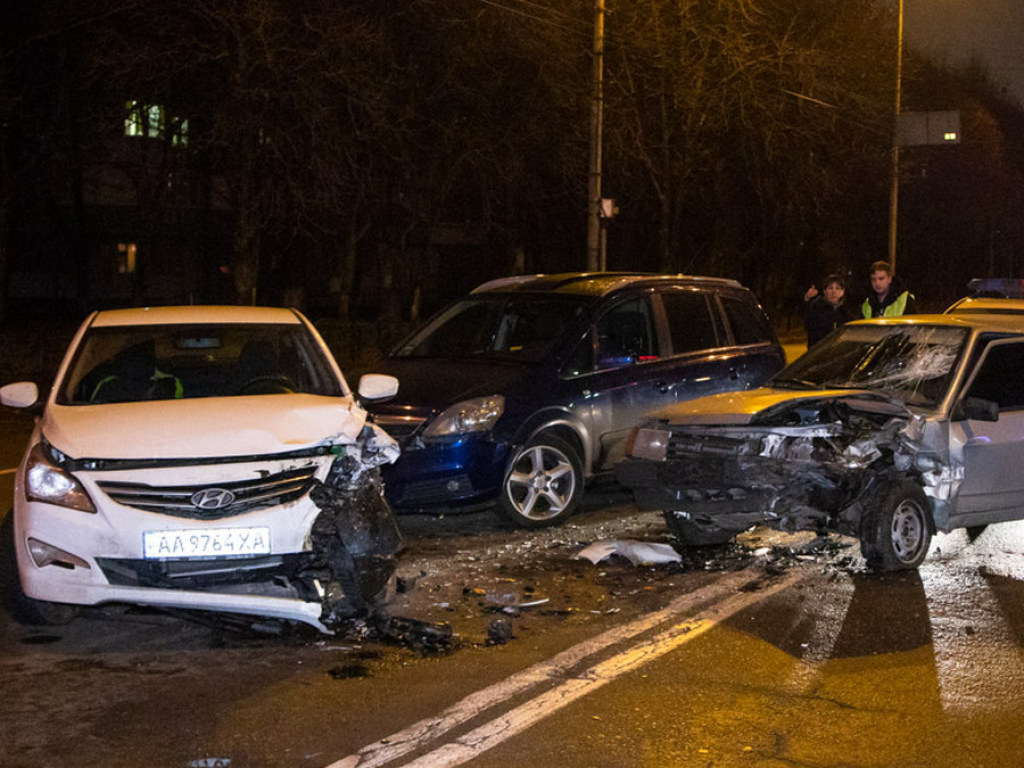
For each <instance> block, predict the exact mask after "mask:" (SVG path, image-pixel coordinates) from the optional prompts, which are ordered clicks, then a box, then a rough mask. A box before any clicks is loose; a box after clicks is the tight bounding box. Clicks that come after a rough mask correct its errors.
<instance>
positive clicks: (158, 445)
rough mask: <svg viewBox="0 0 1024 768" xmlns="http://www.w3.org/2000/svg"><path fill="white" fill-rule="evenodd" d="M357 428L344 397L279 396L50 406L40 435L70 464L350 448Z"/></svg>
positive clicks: (360, 422) (361, 417)
mask: <svg viewBox="0 0 1024 768" xmlns="http://www.w3.org/2000/svg"><path fill="white" fill-rule="evenodd" d="M365 423H366V412H365V411H363V410H362V409H361V408H359V407H358V406H357V405H356V404H355V403H354V402H353V400H352V398H349V397H324V396H319V395H308V394H293V395H289V394H280V395H265V396H257V397H230V398H225V397H217V398H202V399H188V400H161V401H154V402H140V403H117V404H104V405H78V406H62V405H54V404H51V405H50V407H49V408H47V410H46V414H45V416H44V417H43V421H42V424H41V428H42V432H43V434H44V435H45V436H46V439H47V440H48V441H49V442H50V444H51V445H53V446H54V447H55V448H57V449H58V450H60V451H61V452H62V453H64V454H66V455H68V456H73V457H76V458H85V457H89V458H117V459H180V458H216V457H219V456H255V455H260V454H278V453H285V452H289V451H297V450H302V449H304V448H310V447H313V446H316V445H321V444H352V443H354V442H356V439H357V438H358V436H359V434H360V432H361V430H362V428H363V426H364V424H365Z"/></svg>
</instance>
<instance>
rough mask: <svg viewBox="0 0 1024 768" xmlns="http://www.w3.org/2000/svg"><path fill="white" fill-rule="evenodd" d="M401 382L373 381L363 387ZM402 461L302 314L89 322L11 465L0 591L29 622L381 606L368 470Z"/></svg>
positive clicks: (383, 511) (119, 315) (386, 388)
mask: <svg viewBox="0 0 1024 768" xmlns="http://www.w3.org/2000/svg"><path fill="white" fill-rule="evenodd" d="M396 390H397V382H396V381H395V380H394V379H393V378H391V377H385V376H372V377H364V380H363V381H361V382H360V393H359V394H360V397H361V398H362V399H363V400H372V399H373V398H377V397H383V398H386V397H391V396H393V395H394V394H395V392H396ZM37 399H38V390H37V387H36V385H35V384H34V383H31V382H19V383H15V384H9V385H7V386H5V387H3V388H0V402H2V403H3V404H4V405H7V406H11V407H22V408H29V407H37V406H36V401H37ZM397 455H398V448H397V445H396V444H395V442H394V440H392V439H391V438H390V437H389V436H388V435H387V434H386V433H385V432H383V431H382V430H381V429H380V428H379V427H376V426H375V425H373V424H371V423H369V422H368V421H367V418H366V413H365V411H364V410H363V408H362V407H361V406H360V404H359V403H358V402H357V400H356V398H355V396H354V395H353V393H352V392H351V391H350V390H349V388H348V385H347V383H346V381H345V379H344V377H343V376H342V374H341V371H340V370H339V369H338V366H337V364H336V363H335V361H334V359H333V358H332V357H331V355H330V352H329V351H328V350H327V348H326V346H325V345H324V343H323V341H322V340H321V339H320V337H319V335H318V334H317V332H316V331H315V329H314V328H313V327H312V325H311V324H310V323H309V322H308V321H307V320H306V318H305V317H303V316H302V315H301V314H299V313H298V312H295V311H292V310H286V309H269V308H257V307H164V308H152V309H131V310H112V311H106V312H97V313H94V314H92V315H91V316H90V317H89V318H88V319H87V320H86V321H85V322H84V323H83V324H82V326H81V328H80V329H79V331H78V333H77V334H76V335H75V337H74V339H73V341H72V342H71V345H70V347H69V349H68V351H67V354H66V355H65V357H64V360H63V362H62V364H61V366H60V369H59V371H58V373H57V377H56V382H55V384H54V386H53V389H52V391H51V392H50V394H49V397H48V398H47V399H46V401H45V403H44V404H43V405H42V414H41V417H40V418H39V419H38V421H37V424H36V427H35V430H34V432H33V434H32V438H31V440H30V443H29V447H28V450H27V452H26V454H25V457H24V459H23V460H22V462H21V465H20V467H19V468H18V472H17V475H16V479H15V495H14V508H13V510H12V512H11V513H10V514H8V515H7V516H6V518H5V520H4V523H3V530H2V533H3V550H2V552H0V568H2V572H0V578H2V580H3V583H2V586H3V589H4V596H5V598H6V602H7V604H8V607H9V608H10V609H11V611H12V612H13V613H14V615H15V618H17V619H19V620H21V621H23V622H26V623H59V622H62V621H66V620H69V619H70V618H72V617H73V616H74V615H75V613H76V611H77V610H78V607H79V606H84V605H97V604H101V603H109V602H120V603H135V604H140V605H148V606H159V607H164V608H177V609H193V610H204V611H218V612H225V613H234V614H249V615H253V616H260V617H270V618H275V619H283V620H288V621H293V622H303V623H306V624H309V625H312V626H314V627H317V628H318V629H320V630H324V631H330V630H333V629H335V628H337V627H338V626H339V624H340V623H342V622H344V621H346V620H348V619H351V618H354V617H358V616H364V615H367V614H372V613H374V612H375V611H379V610H380V609H381V607H382V604H383V601H384V596H385V593H386V590H387V586H388V583H389V580H390V579H391V577H392V576H393V573H394V568H395V553H396V551H397V550H398V548H399V546H400V544H401V537H400V535H399V532H398V528H397V526H396V525H395V521H394V518H393V516H392V514H391V511H390V509H389V507H388V506H387V504H386V502H385V501H384V498H383V493H382V487H381V481H380V475H379V467H380V465H382V464H386V463H388V462H391V461H394V460H395V458H396V457H397Z"/></svg>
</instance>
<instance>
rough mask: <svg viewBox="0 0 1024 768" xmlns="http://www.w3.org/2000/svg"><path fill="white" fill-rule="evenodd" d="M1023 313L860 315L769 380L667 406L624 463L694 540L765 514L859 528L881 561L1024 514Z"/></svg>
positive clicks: (773, 519) (787, 524)
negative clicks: (936, 537)
mask: <svg viewBox="0 0 1024 768" xmlns="http://www.w3.org/2000/svg"><path fill="white" fill-rule="evenodd" d="M1022 466H1024V318H1019V319H1018V318H1015V317H1012V316H1009V315H985V314H977V315H974V314H971V315H962V316H957V315H917V316H913V317H904V318H895V319H884V320H867V321H860V322H856V323H852V324H850V325H847V326H845V327H843V328H840V329H839V330H837V331H835V332H834V333H833V334H832V335H830V336H829V337H827V338H826V339H825V340H823V341H822V342H821V343H819V344H818V345H817V346H815V347H814V348H812V349H811V350H810V351H809V352H807V353H806V354H805V355H804V356H803V357H801V358H799V359H797V360H796V361H795V362H794V363H792V364H791V365H789V366H788V367H787V368H785V369H784V370H782V371H781V372H780V373H779V374H778V375H777V376H776V377H775V378H774V379H772V380H771V381H770V382H769V383H768V385H767V386H766V387H763V388H761V389H756V390H751V391H747V392H737V393H730V394H722V395H713V396H710V397H706V398H701V399H698V400H694V401H690V402H688V403H682V404H680V405H677V406H675V407H671V408H667V409H664V410H661V411H656V412H654V413H652V414H650V415H649V416H648V418H647V419H646V420H645V422H644V423H643V424H641V425H640V426H639V428H638V429H637V431H636V433H635V434H634V436H633V441H632V444H631V447H630V450H629V458H628V459H627V460H626V461H624V462H622V463H620V464H619V465H618V467H617V475H618V478H619V480H620V481H621V482H622V483H623V484H625V485H627V486H629V487H631V488H632V489H633V492H634V495H635V497H636V500H637V503H638V505H639V506H640V507H641V508H642V509H658V510H662V511H663V512H664V515H665V520H666V522H667V524H668V526H669V528H670V530H671V532H672V533H673V535H674V536H675V537H676V539H677V540H678V541H679V542H680V544H682V545H706V544H716V543H722V542H724V541H727V540H728V539H729V538H731V537H732V536H734V535H735V534H737V533H739V532H742V531H744V530H746V529H747V528H749V527H751V526H753V525H756V524H765V525H768V526H769V527H772V528H776V529H779V530H785V531H797V530H811V531H817V532H819V533H828V532H837V533H840V534H845V535H849V536H853V537H856V538H858V539H859V540H860V544H861V551H862V553H863V555H864V557H865V559H866V561H867V564H868V566H869V567H870V568H871V569H873V570H876V571H889V570H899V569H908V568H915V567H917V566H918V565H919V564H920V563H921V562H922V561H923V560H924V558H925V556H926V555H927V553H928V547H929V544H930V541H931V536H932V535H933V534H934V533H935V532H936V531H942V532H948V531H951V530H953V529H956V528H967V529H969V530H971V531H972V532H976V531H977V530H979V529H980V528H981V527H983V526H985V525H988V524H990V523H998V522H1003V521H1008V520H1017V519H1021V518H1022V517H1024V472H1021V470H1020V468H1021V467H1022Z"/></svg>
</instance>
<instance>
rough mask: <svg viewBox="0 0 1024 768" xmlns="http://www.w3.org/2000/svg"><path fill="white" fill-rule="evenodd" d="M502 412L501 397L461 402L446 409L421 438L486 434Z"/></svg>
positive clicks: (502, 398) (493, 396)
mask: <svg viewBox="0 0 1024 768" xmlns="http://www.w3.org/2000/svg"><path fill="white" fill-rule="evenodd" d="M504 412H505V398H504V397H502V396H501V395H490V396H489V397H474V398H473V399H472V400H463V401H462V402H460V403H456V404H455V405H452V406H449V407H448V408H446V409H445V410H444V412H443V413H442V414H441V415H440V416H438V417H437V418H436V419H434V420H433V421H432V422H431V423H430V425H429V426H427V428H426V429H425V430H423V436H424V437H446V436H450V435H467V434H470V433H471V432H486V431H487V430H489V429H490V428H491V427H493V426H494V422H496V421H497V420H498V418H499V417H500V416H501V414H502V413H504Z"/></svg>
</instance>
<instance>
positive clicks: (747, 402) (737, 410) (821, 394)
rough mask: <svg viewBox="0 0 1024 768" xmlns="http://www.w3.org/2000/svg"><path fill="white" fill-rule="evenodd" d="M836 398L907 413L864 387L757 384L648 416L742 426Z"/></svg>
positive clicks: (873, 408) (677, 421)
mask: <svg viewBox="0 0 1024 768" xmlns="http://www.w3.org/2000/svg"><path fill="white" fill-rule="evenodd" d="M837 399H838V400H843V401H844V402H846V403H847V404H848V405H850V406H851V407H853V408H856V409H857V410H862V411H870V412H874V413H886V414H890V415H894V416H896V415H902V416H909V413H910V412H909V410H908V409H907V407H906V406H905V405H904V404H903V402H902V400H900V399H898V398H887V397H883V396H880V395H878V394H877V393H872V392H869V391H867V390H851V389H815V390H809V391H807V392H800V391H794V390H793V389H782V388H772V387H761V388H759V389H751V390H746V391H742V392H723V393H721V394H717V395H708V396H707V397H701V398H698V399H696V400H689V401H685V402H682V403H678V404H676V405H672V406H669V407H667V408H662V409H661V410H657V411H654V412H653V413H651V414H649V418H650V419H652V420H656V421H665V422H666V423H668V424H672V425H694V426H698V425H708V426H710V425H722V426H743V425H748V424H754V423H756V422H758V421H762V420H764V419H766V418H770V417H771V414H772V413H775V412H777V411H779V410H780V409H790V408H794V407H799V406H800V405H801V403H808V404H809V403H812V402H815V401H821V400H837Z"/></svg>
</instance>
